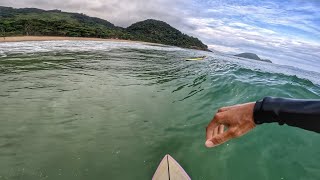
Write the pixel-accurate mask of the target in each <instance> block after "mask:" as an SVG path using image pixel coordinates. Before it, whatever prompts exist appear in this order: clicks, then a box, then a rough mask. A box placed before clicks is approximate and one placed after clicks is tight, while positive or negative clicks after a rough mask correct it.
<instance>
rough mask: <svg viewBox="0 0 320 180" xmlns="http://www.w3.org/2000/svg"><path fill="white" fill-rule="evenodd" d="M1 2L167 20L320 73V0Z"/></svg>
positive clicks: (231, 49)
mask: <svg viewBox="0 0 320 180" xmlns="http://www.w3.org/2000/svg"><path fill="white" fill-rule="evenodd" d="M0 5H2V6H10V7H16V8H21V7H36V8H42V9H61V10H63V11H70V12H81V13H85V14H87V15H90V16H96V17H100V18H103V19H106V20H108V21H110V22H112V23H114V24H115V25H118V26H122V27H126V26H129V25H130V24H132V23H134V22H137V21H140V20H145V19H149V18H153V19H158V20H163V21H166V22H168V23H169V24H171V25H172V26H174V27H176V28H178V29H179V30H181V31H182V32H184V33H187V34H189V35H192V36H195V37H198V38H199V39H201V40H202V41H203V42H204V43H205V44H207V45H208V46H209V48H210V49H214V50H218V51H221V52H225V53H229V54H236V53H241V52H253V53H256V54H258V55H259V56H260V57H262V58H268V59H270V60H272V61H273V62H274V63H277V64H285V65H291V66H296V67H300V68H303V69H307V70H312V71H317V72H320V1H319V0H308V1H304V0H291V1H290V0H289V1H288V0H274V1H258V0H50V1H47V0H1V1H0Z"/></svg>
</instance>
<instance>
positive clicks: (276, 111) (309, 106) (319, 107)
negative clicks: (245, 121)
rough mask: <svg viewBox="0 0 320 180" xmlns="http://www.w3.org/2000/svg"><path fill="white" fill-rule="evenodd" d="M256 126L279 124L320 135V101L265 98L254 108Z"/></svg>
mask: <svg viewBox="0 0 320 180" xmlns="http://www.w3.org/2000/svg"><path fill="white" fill-rule="evenodd" d="M253 116H254V121H255V123H256V124H263V123H272V122H278V123H279V124H280V125H283V124H287V125H289V126H295V127H299V128H303V129H306V130H310V131H314V132H318V133H320V100H301V99H286V98H273V97H265V98H263V99H262V100H261V101H257V102H256V104H255V106H254V112H253Z"/></svg>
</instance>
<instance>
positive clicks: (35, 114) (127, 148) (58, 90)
mask: <svg viewBox="0 0 320 180" xmlns="http://www.w3.org/2000/svg"><path fill="white" fill-rule="evenodd" d="M202 55H206V56H208V57H207V59H206V60H205V61H194V62H190V61H184V59H186V58H190V57H194V56H202ZM319 79H320V74H318V73H316V72H309V71H304V70H300V69H297V68H292V67H287V66H279V65H275V64H270V63H263V62H257V61H251V60H244V59H237V58H233V57H230V56H226V55H223V54H217V53H209V52H202V51H195V50H185V49H180V48H176V47H168V46H157V45H154V46H150V45H144V44H135V43H125V42H90V41H89V42H81V41H51V42H20V43H2V44H0V84H1V86H0V102H1V103H0V179H24V180H29V179H30V180H36V179H52V180H56V179H59V180H64V179H66V180H71V179H77V180H79V179H113V180H116V179H119V180H120V179H121V180H123V179H151V177H152V175H153V173H154V171H155V170H156V167H157V166H158V163H159V162H160V160H161V159H162V157H163V156H164V155H165V154H167V153H169V154H171V155H172V156H173V157H174V158H175V159H176V160H177V161H178V162H179V163H180V164H181V165H182V166H183V167H184V168H185V170H186V171H187V172H188V174H189V175H190V176H191V177H192V178H193V179H196V180H197V179H205V180H206V179H230V180H232V179H253V180H256V179H320V170H319V162H320V156H319V149H320V141H319V135H318V134H316V133H313V132H308V131H305V130H301V129H297V128H292V127H288V126H279V125H277V124H269V125H262V126H259V127H257V128H256V129H254V130H253V131H252V132H250V133H249V134H247V135H246V136H244V137H242V138H240V139H235V140H232V141H230V142H228V143H226V144H224V145H221V146H218V147H216V148H213V149H207V148H205V147H204V142H205V126H206V125H207V123H208V122H209V121H210V120H211V118H212V116H213V114H214V113H215V111H216V110H217V109H218V108H219V107H221V106H227V105H232V104H236V103H243V102H248V101H255V100H258V99H260V98H263V97H265V96H280V97H291V98H315V99H319V98H320V85H319V84H320V83H319V82H320V81H319Z"/></svg>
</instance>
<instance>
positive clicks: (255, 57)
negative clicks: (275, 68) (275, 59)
mask: <svg viewBox="0 0 320 180" xmlns="http://www.w3.org/2000/svg"><path fill="white" fill-rule="evenodd" d="M234 56H237V57H242V58H247V59H254V60H258V61H264V62H269V63H272V61H270V60H269V59H261V58H260V57H259V56H258V55H256V54H254V53H241V54H237V55H234Z"/></svg>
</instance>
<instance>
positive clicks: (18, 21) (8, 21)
mask: <svg viewBox="0 0 320 180" xmlns="http://www.w3.org/2000/svg"><path fill="white" fill-rule="evenodd" d="M0 35H1V36H23V35H26V36H29V35H30V36H31V35H32V36H70V37H97V38H117V39H126V40H138V41H146V42H154V43H160V44H166V45H173V46H178V47H183V48H192V49H199V50H208V47H207V46H206V45H205V44H203V43H202V42H201V41H200V40H199V39H197V38H194V37H190V36H188V35H186V34H183V33H181V32H180V31H179V30H177V29H175V28H173V27H172V26H170V25H169V24H167V23H165V22H162V21H157V20H151V19H149V20H145V21H142V22H137V23H135V24H133V25H131V26H129V27H128V28H122V27H117V26H115V25H113V24H112V23H110V22H108V21H106V20H103V19H100V18H96V17H89V16H87V15H85V14H79V13H68V12H62V11H60V10H49V11H46V10H41V9H35V8H21V9H15V8H11V7H2V6H0Z"/></svg>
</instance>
